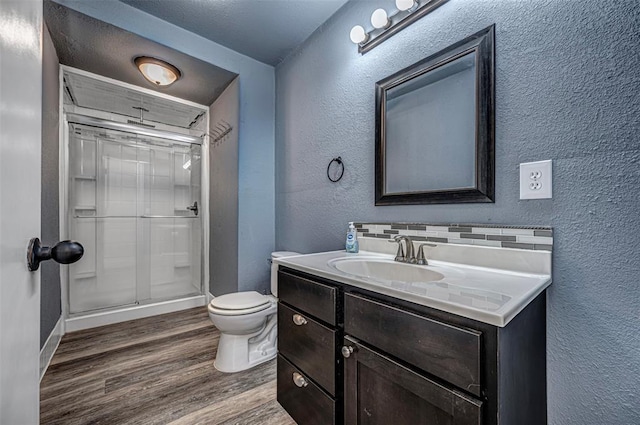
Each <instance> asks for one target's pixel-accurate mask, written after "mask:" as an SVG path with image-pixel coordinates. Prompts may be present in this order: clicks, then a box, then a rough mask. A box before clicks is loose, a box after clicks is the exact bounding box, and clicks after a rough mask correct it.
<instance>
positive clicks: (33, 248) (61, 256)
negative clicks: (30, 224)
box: [27, 238, 84, 272]
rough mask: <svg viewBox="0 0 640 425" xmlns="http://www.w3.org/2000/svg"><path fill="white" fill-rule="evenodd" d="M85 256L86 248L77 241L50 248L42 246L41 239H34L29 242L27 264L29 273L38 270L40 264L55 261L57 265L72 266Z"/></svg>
mask: <svg viewBox="0 0 640 425" xmlns="http://www.w3.org/2000/svg"><path fill="white" fill-rule="evenodd" d="M82 255H84V247H83V246H82V245H81V244H80V243H79V242H76V241H62V242H58V243H57V244H55V245H54V246H53V248H50V247H48V246H42V245H40V239H38V238H33V239H31V240H30V241H29V248H28V249H27V263H28V265H29V271H31V272H33V271H36V270H38V268H39V267H40V262H42V261H47V260H51V259H53V261H55V262H56V263H60V264H71V263H75V262H76V261H78V260H79V259H81V258H82Z"/></svg>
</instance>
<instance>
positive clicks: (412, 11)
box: [349, 0, 449, 53]
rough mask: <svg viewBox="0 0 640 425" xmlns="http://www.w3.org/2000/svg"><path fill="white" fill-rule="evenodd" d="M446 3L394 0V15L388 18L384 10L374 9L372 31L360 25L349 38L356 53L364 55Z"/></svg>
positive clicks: (444, 1)
mask: <svg viewBox="0 0 640 425" xmlns="http://www.w3.org/2000/svg"><path fill="white" fill-rule="evenodd" d="M447 1H449V0H395V5H396V8H397V11H396V12H395V13H393V14H392V15H391V16H389V15H388V14H387V12H386V10H384V9H376V10H374V11H373V13H372V14H371V25H372V26H373V29H372V30H370V31H367V30H365V29H364V27H362V26H361V25H356V26H354V27H353V28H352V29H351V33H350V34H349V36H350V38H351V41H352V42H354V43H355V44H357V45H358V52H360V53H366V52H368V51H369V50H371V49H373V48H374V47H376V46H377V45H378V44H380V43H382V42H383V41H385V40H386V39H387V38H389V37H391V36H392V35H394V34H396V33H397V32H400V31H401V30H403V29H404V28H406V27H408V26H409V25H411V24H412V23H414V22H415V21H417V20H418V19H420V18H422V17H423V16H425V15H427V14H428V13H430V12H432V11H433V10H435V9H436V8H438V7H440V6H442V5H443V4H445V3H446V2H447Z"/></svg>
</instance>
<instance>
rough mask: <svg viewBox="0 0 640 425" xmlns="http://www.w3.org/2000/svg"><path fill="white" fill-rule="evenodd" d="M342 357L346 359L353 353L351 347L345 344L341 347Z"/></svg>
mask: <svg viewBox="0 0 640 425" xmlns="http://www.w3.org/2000/svg"><path fill="white" fill-rule="evenodd" d="M341 351H342V357H344V358H345V359H348V358H349V357H351V354H353V347H352V346H350V345H345V346H343V347H342V350H341Z"/></svg>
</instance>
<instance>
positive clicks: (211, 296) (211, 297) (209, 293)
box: [207, 292, 215, 304]
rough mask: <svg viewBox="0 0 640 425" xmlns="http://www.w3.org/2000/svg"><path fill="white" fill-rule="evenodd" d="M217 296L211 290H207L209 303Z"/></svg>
mask: <svg viewBox="0 0 640 425" xmlns="http://www.w3.org/2000/svg"><path fill="white" fill-rule="evenodd" d="M214 298H215V297H214V296H213V294H212V293H211V292H207V304H209V303H210V302H211V300H212V299H214Z"/></svg>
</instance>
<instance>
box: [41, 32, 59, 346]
mask: <svg viewBox="0 0 640 425" xmlns="http://www.w3.org/2000/svg"><path fill="white" fill-rule="evenodd" d="M42 33H43V45H42V196H41V199H42V212H41V218H40V222H41V226H42V234H41V235H40V240H42V242H43V244H44V245H45V246H52V245H53V244H56V243H57V242H58V241H59V240H60V222H59V218H58V217H59V209H58V208H59V191H58V189H59V186H58V184H59V181H60V178H59V174H58V156H59V153H58V149H59V148H58V138H59V137H58V136H59V134H58V117H59V115H58V110H59V97H58V96H59V95H58V86H59V80H58V78H59V77H58V71H59V69H60V65H59V64H58V56H57V55H56V50H55V48H54V47H53V42H52V41H51V35H49V30H48V29H47V28H46V26H45V28H44V30H43V31H42ZM40 270H41V271H40V273H41V277H40V282H41V288H42V289H41V291H40V348H42V346H43V345H44V343H45V342H46V341H47V338H49V335H50V334H51V331H52V330H53V328H54V327H55V325H56V322H57V321H58V319H59V318H60V315H61V314H62V309H61V305H60V266H59V265H58V263H56V262H55V261H45V262H43V263H42V264H40Z"/></svg>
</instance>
